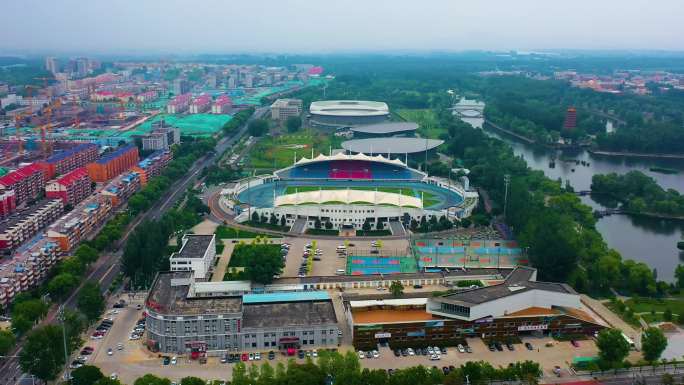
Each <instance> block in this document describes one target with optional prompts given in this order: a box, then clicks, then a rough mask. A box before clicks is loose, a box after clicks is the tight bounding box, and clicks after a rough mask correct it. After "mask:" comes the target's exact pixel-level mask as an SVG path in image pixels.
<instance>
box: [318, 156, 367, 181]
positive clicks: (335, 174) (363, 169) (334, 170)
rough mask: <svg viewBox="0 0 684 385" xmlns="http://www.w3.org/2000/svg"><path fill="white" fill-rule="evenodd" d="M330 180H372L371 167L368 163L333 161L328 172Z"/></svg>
mask: <svg viewBox="0 0 684 385" xmlns="http://www.w3.org/2000/svg"><path fill="white" fill-rule="evenodd" d="M328 177H329V178H330V179H373V173H372V172H371V165H370V163H368V162H363V161H357V160H348V161H333V162H331V163H330V171H329V172H328Z"/></svg>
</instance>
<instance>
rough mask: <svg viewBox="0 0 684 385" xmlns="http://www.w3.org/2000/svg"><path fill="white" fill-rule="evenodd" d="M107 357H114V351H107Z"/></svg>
mask: <svg viewBox="0 0 684 385" xmlns="http://www.w3.org/2000/svg"><path fill="white" fill-rule="evenodd" d="M107 355H108V356H113V355H114V351H113V350H112V348H109V349H107Z"/></svg>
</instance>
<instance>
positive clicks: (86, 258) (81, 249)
mask: <svg viewBox="0 0 684 385" xmlns="http://www.w3.org/2000/svg"><path fill="white" fill-rule="evenodd" d="M129 204H130V202H129ZM74 256H75V257H76V258H78V260H79V261H81V263H83V265H84V266H88V265H90V264H91V263H93V262H95V261H97V258H98V257H99V254H98V252H97V250H95V249H94V248H92V247H90V246H88V245H86V244H82V245H80V246H78V248H77V249H76V251H75V252H74Z"/></svg>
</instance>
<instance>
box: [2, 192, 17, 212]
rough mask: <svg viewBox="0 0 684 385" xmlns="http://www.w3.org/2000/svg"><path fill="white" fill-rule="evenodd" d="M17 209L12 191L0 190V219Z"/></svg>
mask: <svg viewBox="0 0 684 385" xmlns="http://www.w3.org/2000/svg"><path fill="white" fill-rule="evenodd" d="M16 209H17V199H16V195H15V194H14V190H0V218H4V217H6V216H8V215H10V214H12V213H13V212H14V210H16Z"/></svg>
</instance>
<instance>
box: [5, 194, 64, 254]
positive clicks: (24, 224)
mask: <svg viewBox="0 0 684 385" xmlns="http://www.w3.org/2000/svg"><path fill="white" fill-rule="evenodd" d="M63 210H64V205H63V203H62V200H61V199H44V200H42V201H40V202H37V203H35V204H33V205H32V206H31V207H29V208H27V209H25V210H22V211H19V212H16V213H14V214H12V215H11V216H10V217H8V218H6V219H4V220H3V221H2V222H0V249H3V250H7V251H11V250H14V249H16V248H17V247H19V246H21V244H22V243H24V242H26V241H27V240H29V239H30V238H31V237H33V236H34V235H36V234H37V233H38V232H39V231H40V230H41V229H43V228H44V227H45V226H47V225H49V224H50V223H52V222H53V221H54V220H55V219H57V217H59V215H60V214H61V213H62V211H63Z"/></svg>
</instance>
